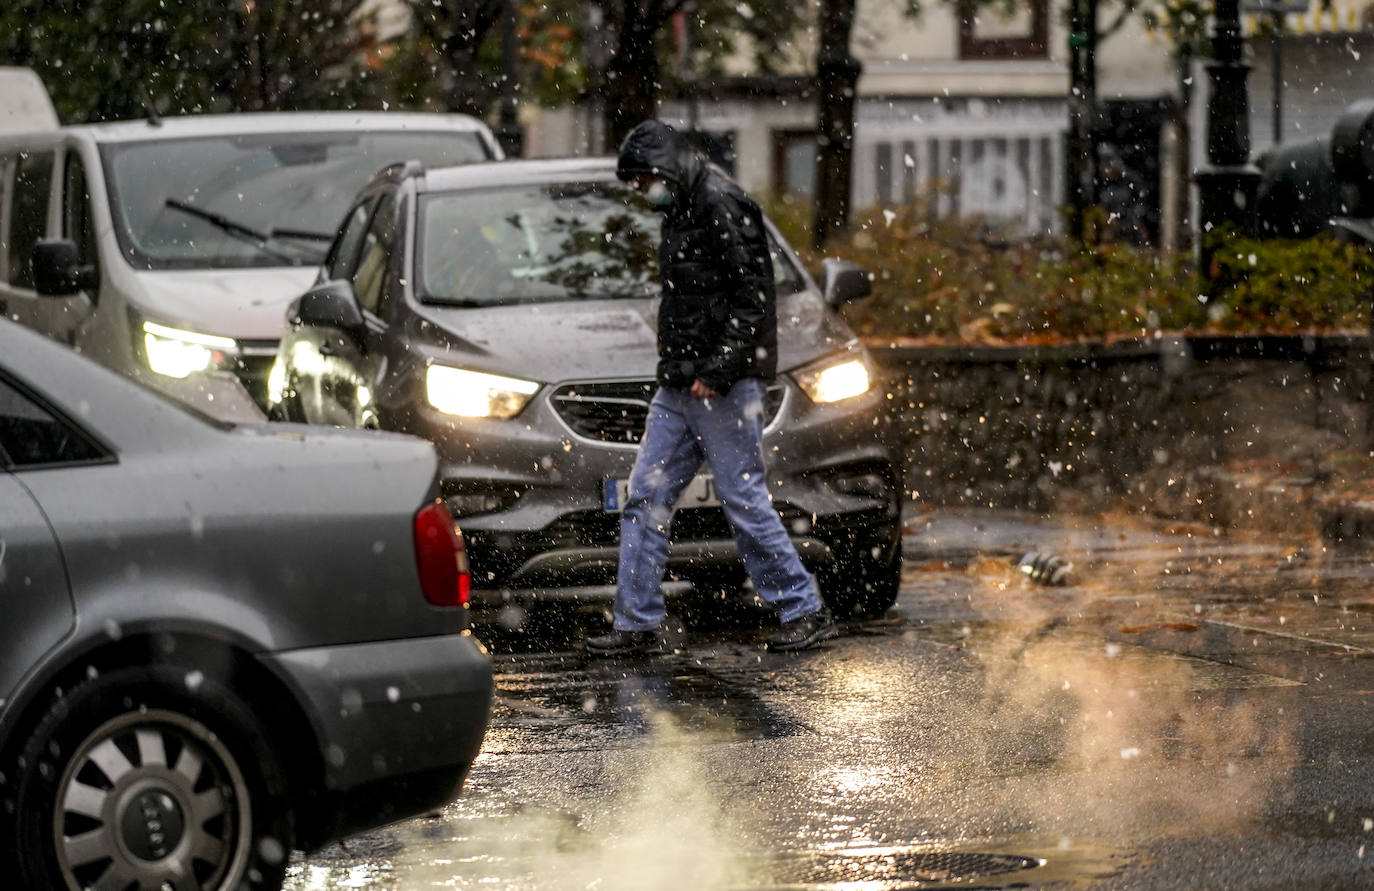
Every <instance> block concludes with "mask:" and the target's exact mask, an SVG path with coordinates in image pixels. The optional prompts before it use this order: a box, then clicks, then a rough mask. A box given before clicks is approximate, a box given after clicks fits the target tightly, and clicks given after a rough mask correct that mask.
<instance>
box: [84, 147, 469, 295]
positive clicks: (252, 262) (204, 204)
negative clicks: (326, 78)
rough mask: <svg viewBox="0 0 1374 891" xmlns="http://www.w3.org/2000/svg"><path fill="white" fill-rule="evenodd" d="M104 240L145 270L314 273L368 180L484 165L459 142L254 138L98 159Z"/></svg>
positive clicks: (112, 151)
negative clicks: (411, 169)
mask: <svg viewBox="0 0 1374 891" xmlns="http://www.w3.org/2000/svg"><path fill="white" fill-rule="evenodd" d="M101 154H102V158H103V160H104V164H105V177H106V179H107V180H108V181H109V184H110V202H111V208H112V210H113V213H114V220H115V231H116V234H117V235H118V237H119V244H120V247H121V248H122V249H123V251H124V255H125V257H127V258H128V260H129V262H131V263H132V264H134V265H135V266H138V267H141V268H144V269H203V268H232V267H253V266H300V265H309V266H313V265H316V264H318V263H319V262H320V261H321V260H322V259H323V257H324V252H325V249H326V248H327V247H328V245H329V240H330V238H331V236H332V233H333V230H334V227H335V226H336V225H338V222H339V219H340V218H341V217H342V216H343V215H344V213H345V211H347V210H348V206H349V203H350V202H351V201H352V200H353V198H354V197H355V196H356V195H357V193H358V191H359V190H360V189H361V188H362V187H363V186H365V185H367V183H368V181H369V180H371V179H372V177H373V176H374V175H375V174H376V173H377V171H378V170H380V169H382V168H383V167H385V166H387V165H388V164H393V163H395V162H397V161H407V160H410V159H417V160H419V161H421V162H423V163H424V164H425V166H426V167H430V166H435V167H437V166H446V165H451V164H462V163H467V162H470V161H480V160H485V159H487V158H488V157H489V155H488V152H487V150H486V147H485V146H484V145H483V143H482V141H481V138H480V137H479V136H478V135H477V134H476V133H472V132H461V131H430V132H417V131H396V132H383V133H255V134H249V135H238V136H211V137H195V138H186V139H166V140H157V141H149V142H129V143H115V144H110V145H106V146H104V147H102V149H101Z"/></svg>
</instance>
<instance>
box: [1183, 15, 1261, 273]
mask: <svg viewBox="0 0 1374 891" xmlns="http://www.w3.org/2000/svg"><path fill="white" fill-rule="evenodd" d="M1249 73H1250V65H1249V64H1248V63H1247V62H1246V61H1245V37H1244V35H1243V34H1242V33H1241V30H1240V0H1217V3H1216V12H1215V16H1214V23H1213V26H1212V61H1211V62H1210V63H1208V65H1207V77H1208V79H1209V81H1210V83H1211V95H1210V97H1209V98H1208V101H1207V163H1206V164H1205V165H1203V166H1202V167H1201V168H1200V169H1199V170H1198V171H1197V172H1196V173H1195V174H1194V176H1193V178H1194V180H1195V181H1196V182H1197V185H1198V204H1199V207H1198V211H1199V224H1200V226H1201V230H1202V231H1201V232H1200V234H1199V238H1198V243H1199V245H1200V246H1201V249H1200V253H1199V261H1200V263H1201V269H1202V272H1203V274H1204V275H1210V270H1211V265H1212V248H1211V246H1210V244H1209V242H1210V239H1209V238H1207V233H1208V232H1211V231H1212V230H1213V229H1215V228H1217V227H1218V226H1221V225H1222V224H1225V223H1231V224H1232V225H1234V226H1235V228H1236V229H1237V230H1239V231H1240V232H1242V233H1245V234H1251V233H1253V232H1254V221H1255V194H1256V192H1257V191H1258V188H1259V179H1260V172H1259V169H1258V168H1256V167H1255V165H1254V164H1251V163H1250V98H1249V95H1248V94H1247V93H1246V87H1245V78H1246V76H1247V75H1248V74H1249Z"/></svg>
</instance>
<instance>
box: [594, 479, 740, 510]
mask: <svg viewBox="0 0 1374 891" xmlns="http://www.w3.org/2000/svg"><path fill="white" fill-rule="evenodd" d="M629 497H630V481H629V480H606V482H605V484H604V485H603V486H602V488H601V503H602V506H603V507H604V508H605V509H606V510H608V511H619V510H622V509H623V508H624V507H625V501H626V499H628V498H629ZM719 506H720V499H719V498H717V497H716V481H715V480H714V479H712V478H711V477H710V476H709V475H702V476H699V477H696V478H694V479H693V480H692V481H691V482H690V483H688V484H687V488H685V489H683V490H682V494H681V495H680V496H678V499H677V507H679V508H682V507H719Z"/></svg>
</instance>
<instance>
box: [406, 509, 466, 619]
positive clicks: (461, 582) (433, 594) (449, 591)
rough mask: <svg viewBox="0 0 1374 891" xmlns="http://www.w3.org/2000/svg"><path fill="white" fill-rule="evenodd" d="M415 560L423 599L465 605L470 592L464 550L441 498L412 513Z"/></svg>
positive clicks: (461, 537) (460, 536)
mask: <svg viewBox="0 0 1374 891" xmlns="http://www.w3.org/2000/svg"><path fill="white" fill-rule="evenodd" d="M415 563H416V566H417V567H418V568H419V570H420V590H421V591H423V592H424V594H425V599H426V600H428V601H429V602H430V603H432V604H434V605H435V606H467V604H468V600H469V599H470V597H471V594H472V575H471V573H470V572H469V571H468V555H467V549H466V548H465V547H464V546H463V533H462V532H460V531H459V530H458V526H457V525H456V524H455V523H454V522H453V515H452V514H450V513H449V512H448V508H447V507H446V506H445V505H444V503H443V502H442V501H435V502H434V503H433V504H427V505H425V506H424V507H422V508H420V510H419V511H417V512H416V514H415Z"/></svg>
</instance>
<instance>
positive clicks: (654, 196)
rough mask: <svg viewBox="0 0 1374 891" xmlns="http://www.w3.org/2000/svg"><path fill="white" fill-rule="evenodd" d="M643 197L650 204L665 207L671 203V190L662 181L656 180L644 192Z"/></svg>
mask: <svg viewBox="0 0 1374 891" xmlns="http://www.w3.org/2000/svg"><path fill="white" fill-rule="evenodd" d="M644 197H645V198H648V199H649V203H650V204H653V205H656V206H658V207H667V206H668V205H669V204H672V203H673V190H672V189H670V188H668V184H667V183H665V182H664V181H663V180H661V179H656V180H654V181H653V182H652V183H650V184H649V188H647V189H645V190H644Z"/></svg>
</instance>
